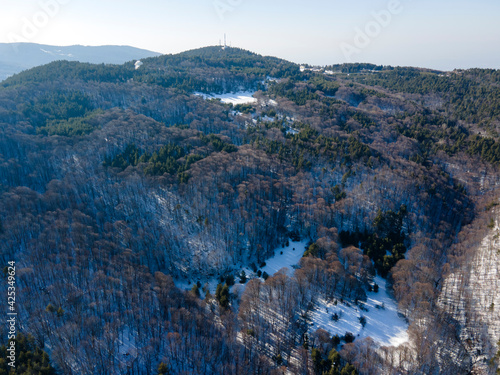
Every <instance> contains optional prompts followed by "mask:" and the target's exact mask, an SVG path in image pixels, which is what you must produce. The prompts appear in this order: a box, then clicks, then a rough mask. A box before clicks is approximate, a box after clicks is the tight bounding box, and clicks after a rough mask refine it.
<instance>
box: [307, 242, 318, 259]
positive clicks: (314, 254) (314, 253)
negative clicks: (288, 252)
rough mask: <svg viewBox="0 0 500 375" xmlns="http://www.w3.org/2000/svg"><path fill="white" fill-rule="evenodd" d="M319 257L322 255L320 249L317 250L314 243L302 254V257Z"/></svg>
mask: <svg viewBox="0 0 500 375" xmlns="http://www.w3.org/2000/svg"><path fill="white" fill-rule="evenodd" d="M320 255H322V254H321V249H320V248H319V246H318V245H316V244H315V243H312V244H310V245H309V246H308V247H307V249H306V251H305V252H304V255H303V257H308V256H311V257H318V256H320Z"/></svg>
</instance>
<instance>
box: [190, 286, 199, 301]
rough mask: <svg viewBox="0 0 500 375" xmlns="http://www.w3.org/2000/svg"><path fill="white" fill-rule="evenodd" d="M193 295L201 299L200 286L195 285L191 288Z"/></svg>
mask: <svg viewBox="0 0 500 375" xmlns="http://www.w3.org/2000/svg"><path fill="white" fill-rule="evenodd" d="M191 294H192V295H193V296H195V297H198V298H200V287H199V286H198V284H193V287H192V288H191Z"/></svg>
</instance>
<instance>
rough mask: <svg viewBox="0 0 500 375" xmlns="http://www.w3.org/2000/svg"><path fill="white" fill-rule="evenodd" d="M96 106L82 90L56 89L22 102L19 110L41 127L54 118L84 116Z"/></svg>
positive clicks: (67, 118)
mask: <svg viewBox="0 0 500 375" xmlns="http://www.w3.org/2000/svg"><path fill="white" fill-rule="evenodd" d="M94 108H95V107H94V104H93V102H92V99H91V98H90V97H89V96H88V95H86V94H84V93H82V92H80V91H56V92H53V93H48V94H44V95H41V96H39V97H36V98H35V99H33V100H31V101H29V102H27V103H23V104H21V105H20V106H19V111H20V112H21V113H22V115H23V116H25V117H26V118H27V119H29V120H30V122H31V123H32V125H34V126H35V127H40V126H44V125H49V124H50V121H54V120H63V121H67V120H69V119H71V118H75V117H84V116H85V115H87V114H88V113H89V112H91V111H92V110H94Z"/></svg>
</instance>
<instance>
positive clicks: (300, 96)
mask: <svg viewBox="0 0 500 375" xmlns="http://www.w3.org/2000/svg"><path fill="white" fill-rule="evenodd" d="M269 92H270V93H271V94H273V95H276V96H282V97H284V98H287V99H289V100H291V101H292V102H294V103H295V104H297V105H305V104H306V103H307V101H309V100H319V99H321V97H320V96H319V94H317V93H316V90H315V89H314V87H312V86H305V87H304V86H301V87H296V86H295V83H294V82H293V81H292V80H288V81H285V82H280V83H277V84H274V85H272V86H271V88H270V89H269Z"/></svg>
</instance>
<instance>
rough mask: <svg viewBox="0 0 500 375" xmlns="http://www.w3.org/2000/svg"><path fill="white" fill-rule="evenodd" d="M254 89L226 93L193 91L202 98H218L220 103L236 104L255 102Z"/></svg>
mask: <svg viewBox="0 0 500 375" xmlns="http://www.w3.org/2000/svg"><path fill="white" fill-rule="evenodd" d="M254 94H255V91H239V92H234V93H227V94H203V93H200V92H195V93H194V95H197V96H202V97H203V98H204V99H207V100H208V99H220V100H221V102H222V103H226V104H228V103H231V104H233V105H237V104H251V103H256V102H257V99H255V98H254V97H253V95H254Z"/></svg>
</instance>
